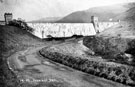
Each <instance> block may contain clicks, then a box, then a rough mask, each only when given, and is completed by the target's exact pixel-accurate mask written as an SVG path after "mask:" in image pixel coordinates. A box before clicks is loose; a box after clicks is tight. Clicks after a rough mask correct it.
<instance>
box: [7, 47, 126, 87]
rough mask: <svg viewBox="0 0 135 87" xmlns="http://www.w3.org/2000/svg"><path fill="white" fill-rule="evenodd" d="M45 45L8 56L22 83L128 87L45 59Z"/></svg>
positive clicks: (49, 86)
mask: <svg viewBox="0 0 135 87" xmlns="http://www.w3.org/2000/svg"><path fill="white" fill-rule="evenodd" d="M43 47H46V46H39V47H32V48H28V49H26V50H23V51H19V52H17V53H15V54H13V55H12V56H10V57H9V58H8V61H7V63H8V65H9V68H10V69H11V70H12V71H13V72H14V73H15V74H16V75H17V76H18V79H19V80H20V82H21V83H22V84H24V83H27V84H31V85H33V86H34V87H43V86H41V85H44V87H127V86H124V85H122V84H119V83H116V82H112V81H108V80H106V79H103V78H99V77H96V76H93V75H88V74H86V73H83V72H80V71H77V70H74V69H72V68H69V67H67V66H64V65H61V64H58V63H55V62H53V61H50V60H48V59H45V58H43V57H42V56H40V55H39V54H38V51H39V50H40V49H41V48H43Z"/></svg>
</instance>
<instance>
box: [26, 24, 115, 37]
mask: <svg viewBox="0 0 135 87" xmlns="http://www.w3.org/2000/svg"><path fill="white" fill-rule="evenodd" d="M115 24H117V22H101V23H99V25H98V30H99V32H102V31H103V30H105V29H107V28H109V27H111V26H113V25H115ZM28 26H30V27H32V28H33V29H34V33H33V34H34V35H36V36H38V37H40V38H47V36H48V35H51V36H53V37H70V36H72V35H83V36H90V35H95V34H96V31H95V27H94V26H93V24H92V23H28Z"/></svg>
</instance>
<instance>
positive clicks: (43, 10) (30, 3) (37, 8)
mask: <svg viewBox="0 0 135 87" xmlns="http://www.w3.org/2000/svg"><path fill="white" fill-rule="evenodd" d="M0 1H3V2H2V3H1V2H0V19H3V14H4V13H5V12H12V13H13V16H14V18H18V17H19V18H23V19H25V20H26V21H29V20H36V19H40V18H45V17H63V16H66V15H68V14H70V13H72V12H74V11H79V10H86V9H89V8H91V7H96V6H105V5H112V4H117V3H125V2H135V0H0Z"/></svg>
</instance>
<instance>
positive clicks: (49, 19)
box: [29, 17, 61, 23]
mask: <svg viewBox="0 0 135 87" xmlns="http://www.w3.org/2000/svg"><path fill="white" fill-rule="evenodd" d="M60 19H61V17H46V18H41V19H39V20H33V21H29V22H31V23H52V22H56V21H58V20H60Z"/></svg>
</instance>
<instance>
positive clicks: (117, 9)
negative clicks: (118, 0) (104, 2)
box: [57, 3, 135, 23]
mask: <svg viewBox="0 0 135 87" xmlns="http://www.w3.org/2000/svg"><path fill="white" fill-rule="evenodd" d="M134 4H135V3H126V4H117V5H112V6H102V7H94V8H90V9H88V10H85V11H77V12H73V13H71V14H69V15H67V16H65V17H64V18H63V19H61V20H59V21H57V22H58V23H62V22H64V23H89V22H91V16H93V15H94V16H97V17H99V21H109V19H113V20H112V21H117V20H118V19H120V20H124V18H125V17H124V18H123V16H124V15H125V14H127V15H128V16H129V17H132V16H131V15H132V14H133V13H129V12H128V10H131V9H132V8H134V7H135V5H134ZM131 11H133V10H131ZM125 12H126V13H125ZM123 13H124V14H123ZM129 14H131V15H129ZM127 15H125V16H127Z"/></svg>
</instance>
